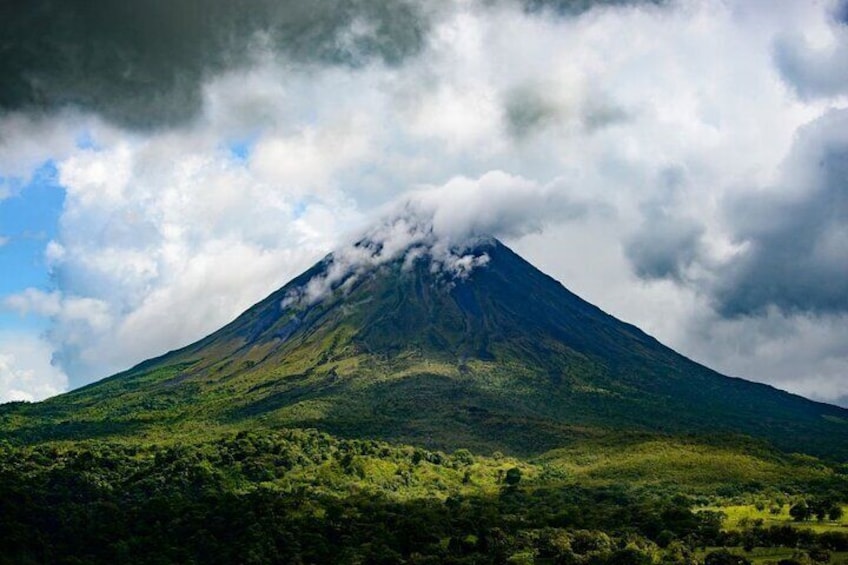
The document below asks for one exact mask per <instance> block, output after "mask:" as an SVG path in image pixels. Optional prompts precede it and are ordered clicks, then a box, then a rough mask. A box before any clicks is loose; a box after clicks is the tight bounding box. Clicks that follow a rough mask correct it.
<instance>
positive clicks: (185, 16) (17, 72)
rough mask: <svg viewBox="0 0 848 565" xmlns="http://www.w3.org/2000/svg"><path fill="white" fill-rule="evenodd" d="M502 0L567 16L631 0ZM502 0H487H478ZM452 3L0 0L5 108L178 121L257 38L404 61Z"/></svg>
mask: <svg viewBox="0 0 848 565" xmlns="http://www.w3.org/2000/svg"><path fill="white" fill-rule="evenodd" d="M506 1H508V3H515V2H518V3H520V4H521V5H522V6H524V7H525V8H526V9H527V10H528V11H540V12H541V11H544V12H545V13H551V14H559V15H563V16H565V15H574V14H579V13H582V12H583V11H585V10H587V9H589V8H591V7H594V6H596V5H601V6H612V5H619V4H632V3H634V2H621V1H612V0H592V1H589V0H576V1H575V0H506ZM497 3H498V2H496V1H495V2H486V1H485V0H484V1H483V2H482V4H481V6H480V7H479V8H480V9H485V8H484V6H485V5H486V4H497ZM640 3H641V2H640ZM449 6H450V4H449V3H446V2H440V1H433V2H419V1H415V0H392V1H389V0H314V1H308V2H304V1H301V0H135V1H132V2H126V1H116V0H61V1H58V0H6V1H5V2H2V3H0V22H2V25H0V77H2V80H1V81H0V111H10V110H26V111H51V110H54V109H56V108H61V107H65V106H71V107H77V108H81V109H84V110H88V111H95V112H98V113H100V114H101V115H103V116H104V117H106V118H107V119H109V120H112V121H114V122H116V123H118V124H121V125H124V126H130V127H155V126H158V125H163V124H175V123H181V122H184V121H186V120H190V119H191V118H192V117H193V116H195V115H196V114H197V112H198V111H199V108H200V104H201V95H202V90H201V85H202V83H203V81H204V80H205V79H206V78H208V77H210V76H211V75H214V74H216V73H218V72H220V71H222V70H225V69H229V68H233V67H237V66H240V65H244V64H248V63H249V61H250V57H251V55H252V54H253V53H255V51H256V48H257V47H261V48H265V49H270V50H271V51H273V52H276V53H278V54H280V55H283V56H284V57H285V58H286V59H287V60H290V61H294V62H297V63H312V64H333V65H352V66H358V65H362V64H364V63H367V62H368V61H372V60H380V61H383V62H386V63H388V64H399V63H401V62H402V61H404V60H405V59H407V58H408V57H410V56H412V55H414V54H416V53H418V52H419V50H420V49H421V47H422V46H423V45H424V43H425V40H426V35H427V31H428V29H429V26H430V24H431V21H432V19H433V17H434V14H437V13H438V12H439V11H440V10H442V9H445V8H446V7H449ZM519 113H520V111H519ZM526 119H529V120H530V121H533V119H534V117H533V115H532V111H531V115H528V116H522V115H519V116H517V120H518V122H521V121H522V120H526ZM518 127H519V128H520V127H521V126H520V125H519V126H518Z"/></svg>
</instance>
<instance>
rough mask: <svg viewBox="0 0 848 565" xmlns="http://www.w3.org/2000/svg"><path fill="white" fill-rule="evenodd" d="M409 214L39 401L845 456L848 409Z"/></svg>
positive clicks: (475, 442)
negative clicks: (709, 441)
mask: <svg viewBox="0 0 848 565" xmlns="http://www.w3.org/2000/svg"><path fill="white" fill-rule="evenodd" d="M410 225H411V224H409V223H401V224H400V225H398V224H387V225H384V226H382V227H381V230H378V232H372V233H371V234H369V235H370V237H363V238H359V239H357V240H356V243H354V244H352V245H350V246H348V247H344V248H341V249H339V250H336V251H335V252H333V253H332V254H330V255H328V256H327V257H325V258H324V259H322V260H321V261H320V262H318V263H317V264H316V265H315V266H313V267H312V268H311V269H309V270H308V271H306V272H304V273H303V274H302V275H300V276H299V277H297V278H295V279H294V280H292V281H291V282H290V283H288V284H287V285H285V286H283V287H282V288H281V289H279V290H277V291H276V292H274V293H273V294H271V295H270V296H268V297H267V298H266V299H265V300H263V301H261V302H259V303H257V304H256V305H254V306H253V307H251V308H250V309H248V310H247V311H246V312H245V313H243V314H242V315H241V316H239V317H238V318H237V319H236V320H234V321H233V322H231V323H230V324H228V325H227V326H225V327H223V328H221V329H220V330H218V331H217V332H215V333H213V334H211V335H210V336H208V337H206V338H204V339H202V340H200V341H198V342H197V343H194V344H192V345H189V346H188V347H185V348H183V349H180V350H178V351H174V352H171V353H168V354H166V355H164V356H162V357H159V358H157V359H153V360H150V361H148V362H145V363H142V364H141V365H139V366H137V367H135V368H133V369H132V370H130V371H128V372H126V373H123V374H120V375H116V376H115V377H111V378H110V379H106V380H104V381H101V382H100V383H96V384H94V385H90V386H88V387H85V388H83V389H80V390H78V391H74V392H72V393H69V394H67V395H64V396H60V397H57V398H56V399H53V400H51V401H48V402H47V403H45V405H50V406H53V407H54V408H50V409H56V410H58V411H59V412H61V411H62V410H70V409H72V408H73V407H74V406H80V405H83V406H94V405H97V406H98V407H99V408H98V410H99V412H98V414H99V415H100V417H102V414H103V413H108V412H109V410H115V411H118V412H120V413H121V414H126V413H130V414H132V413H134V411H138V413H143V414H144V421H143V422H140V423H139V424H138V425H140V426H146V425H155V422H157V419H156V415H155V413H154V414H152V415H151V409H150V408H149V407H150V406H154V407H155V406H159V405H160V403H161V405H162V406H164V407H166V408H167V410H166V411H165V412H163V414H165V413H166V414H167V417H168V418H169V420H168V421H181V422H186V424H185V425H196V424H190V422H196V421H197V420H198V419H199V418H200V419H202V420H203V422H205V423H204V425H207V426H214V425H216V423H226V424H227V425H232V424H233V423H236V424H237V425H241V426H253V425H262V426H272V427H273V426H284V427H290V426H295V427H304V426H306V427H317V428H320V429H323V430H326V431H329V432H332V433H336V434H340V435H343V436H351V437H372V438H373V437H379V438H384V439H389V440H393V441H402V442H408V443H417V444H426V445H430V446H435V447H444V448H457V447H471V448H476V449H483V450H494V449H499V450H503V451H512V452H516V453H518V452H523V453H538V452H541V451H544V450H546V449H550V448H552V447H555V446H558V445H562V444H563V442H566V441H570V438H573V435H574V434H575V433H578V434H583V433H587V430H606V431H610V430H627V431H628V432H630V431H633V430H639V431H643V432H652V433H656V432H662V433H686V434H692V433H694V434H738V433H741V434H746V435H750V436H754V437H758V438H760V439H764V440H767V441H770V442H772V443H773V444H774V445H776V446H777V447H779V448H782V449H785V450H788V451H804V452H807V453H812V454H816V455H823V456H829V457H846V456H848V447H846V446H848V426H846V425H845V423H844V422H846V421H848V411H846V410H844V409H841V408H837V407H835V406H829V405H825V404H820V403H816V402H812V401H809V400H806V399H803V398H801V397H797V396H794V395H791V394H788V393H785V392H782V391H779V390H776V389H774V388H771V387H769V386H766V385H761V384H755V383H751V382H748V381H744V380H742V379H735V378H729V377H725V376H722V375H720V374H718V373H716V372H714V371H711V370H710V369H708V368H706V367H704V366H702V365H699V364H697V363H695V362H693V361H691V360H689V359H687V358H685V357H683V356H682V355H679V354H678V353H676V352H674V351H673V350H671V349H669V348H668V347H665V346H664V345H662V344H661V343H659V342H658V341H657V340H655V339H654V338H652V337H650V336H648V335H647V334H645V333H644V332H642V331H641V330H639V329H638V328H636V327H635V326H632V325H630V324H627V323H625V322H622V321H620V320H618V319H616V318H614V317H613V316H610V315H609V314H607V313H605V312H603V311H602V310H601V309H599V308H597V307H596V306H593V305H592V304H589V303H588V302H586V301H584V300H582V299H581V298H579V297H578V296H576V295H575V294H573V293H571V292H569V291H568V290H567V289H566V288H565V287H564V286H563V285H562V284H560V283H559V282H558V281H556V280H554V279H553V278H551V277H549V276H547V275H545V274H544V273H542V272H541V271H539V270H538V269H536V268H535V267H533V266H532V265H531V264H530V263H528V262H527V261H525V260H524V259H522V258H521V257H519V256H518V255H517V254H516V253H514V252H513V251H512V250H510V249H509V248H508V247H506V246H505V245H503V244H502V243H501V242H499V241H498V240H496V239H494V238H491V237H475V238H464V239H462V240H461V241H463V243H461V244H456V243H452V242H454V241H460V240H459V239H451V238H446V237H436V236H435V235H434V234H433V232H432V230H430V231H428V230H426V229H419V226H418V225H414V226H413V227H414V228H415V229H410ZM110 406H111V407H112V408H109V407H110ZM56 407H58V408H56ZM142 407H143V410H142ZM163 410H165V408H163ZM104 411H105V412H104ZM154 412H155V410H154ZM57 413H58V412H57ZM175 414H177V415H176V416H175ZM164 417H165V416H163V418H164ZM174 418H177V420H174ZM150 422H153V423H154V424H150ZM222 425H223V424H222Z"/></svg>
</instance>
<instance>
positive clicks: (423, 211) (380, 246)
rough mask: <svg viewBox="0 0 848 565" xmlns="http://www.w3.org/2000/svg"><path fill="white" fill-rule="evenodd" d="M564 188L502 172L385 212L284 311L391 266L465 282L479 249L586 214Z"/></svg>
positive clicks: (418, 196)
mask: <svg viewBox="0 0 848 565" xmlns="http://www.w3.org/2000/svg"><path fill="white" fill-rule="evenodd" d="M560 185H561V182H559V181H554V182H552V183H549V184H547V185H539V184H537V183H535V182H533V181H529V180H527V179H524V178H521V177H517V176H513V175H509V174H507V173H504V172H503V171H490V172H488V173H486V174H484V175H483V176H481V177H480V178H478V179H469V178H466V177H456V178H453V179H451V180H449V181H448V182H447V183H446V184H444V185H442V186H439V187H434V186H430V187H422V188H419V189H417V190H414V191H412V192H410V193H407V194H405V195H403V196H402V197H400V198H399V199H398V201H397V202H393V203H391V204H389V205H387V206H386V207H385V210H384V211H383V212H382V216H383V217H382V218H381V219H380V220H378V221H377V222H376V223H375V224H374V225H372V226H370V227H369V228H367V229H366V230H364V231H363V232H362V233H360V234H358V235H356V236H354V237H353V242H354V243H352V244H346V245H343V246H341V247H340V248H338V249H336V250H335V251H333V253H332V254H331V255H330V256H329V257H328V258H327V259H326V266H325V270H324V272H323V273H322V274H321V275H318V276H316V277H313V278H312V279H310V280H309V281H308V282H307V283H306V284H305V285H304V286H303V287H302V288H299V289H295V290H294V291H292V292H290V293H289V295H288V296H287V297H286V298H285V299H284V301H283V306H284V307H285V306H288V305H290V304H300V305H308V304H313V303H315V302H318V301H320V300H323V299H324V298H325V297H326V296H327V294H328V293H329V292H330V291H332V290H334V289H336V288H338V287H340V286H342V287H343V286H345V285H346V284H351V283H352V281H353V280H355V279H356V278H358V277H361V276H362V275H363V274H364V273H365V272H367V271H369V270H371V269H373V268H375V267H377V266H380V265H383V264H385V263H389V262H393V261H401V262H403V263H404V266H405V267H408V266H409V265H411V264H412V263H413V262H415V261H417V260H419V259H422V258H425V257H426V258H427V259H428V260H429V261H430V265H431V269H432V270H433V272H434V273H437V274H443V275H444V276H446V277H447V278H448V279H464V278H466V277H468V276H469V274H470V273H471V272H472V271H473V270H474V269H476V268H478V267H483V266H485V265H486V264H487V263H488V261H489V257H488V255H487V254H486V253H485V252H479V250H477V249H474V248H475V247H476V245H477V244H478V243H479V242H481V241H482V240H485V239H486V238H489V237H520V236H522V235H525V234H527V233H530V232H533V231H538V230H540V229H541V228H542V227H543V226H544V225H546V224H547V223H548V222H553V221H559V222H562V221H566V220H568V219H573V218H575V217H578V216H582V215H583V214H584V213H586V210H587V205H586V204H584V203H578V202H575V201H573V200H572V199H571V198H570V196H569V194H568V191H567V190H566V189H564V188H563V187H562V186H560Z"/></svg>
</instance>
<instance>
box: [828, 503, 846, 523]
mask: <svg viewBox="0 0 848 565" xmlns="http://www.w3.org/2000/svg"><path fill="white" fill-rule="evenodd" d="M842 515H843V511H842V507H841V506H839V505H838V504H834V505H833V506H831V507H830V511H829V512H828V513H827V517H828V518H829V519H831V520H833V521H834V522H836V521H838V520H841V519H842Z"/></svg>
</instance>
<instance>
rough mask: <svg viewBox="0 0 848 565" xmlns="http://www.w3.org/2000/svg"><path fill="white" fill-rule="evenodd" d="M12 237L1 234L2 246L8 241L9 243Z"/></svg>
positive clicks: (0, 245)
mask: <svg viewBox="0 0 848 565" xmlns="http://www.w3.org/2000/svg"><path fill="white" fill-rule="evenodd" d="M9 241H10V238H9V237H8V236H3V235H0V247H3V246H4V245H6V244H7V243H9Z"/></svg>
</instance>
